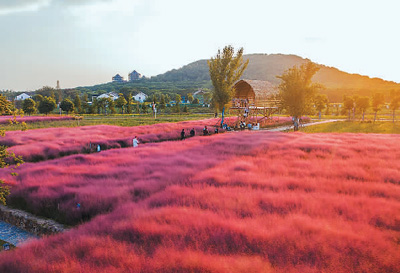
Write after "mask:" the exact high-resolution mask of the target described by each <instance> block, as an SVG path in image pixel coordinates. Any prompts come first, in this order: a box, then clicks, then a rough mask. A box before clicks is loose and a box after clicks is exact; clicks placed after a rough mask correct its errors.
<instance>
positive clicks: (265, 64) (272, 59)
mask: <svg viewBox="0 0 400 273" xmlns="http://www.w3.org/2000/svg"><path fill="white" fill-rule="evenodd" d="M244 57H245V59H246V60H249V65H248V67H247V69H246V71H245V72H244V75H243V78H245V79H250V80H267V81H270V82H272V83H274V84H279V79H278V78H276V76H277V75H281V74H282V73H283V72H284V71H285V70H286V69H288V68H290V67H292V66H294V65H300V64H302V63H304V62H306V61H308V59H304V58H301V57H299V56H296V55H284V54H250V55H245V56H244ZM151 80H152V81H165V82H177V81H207V80H208V81H209V80H210V76H209V74H208V66H207V60H199V61H196V62H193V63H190V64H188V65H185V66H183V67H182V68H180V69H173V70H171V71H168V72H166V73H164V74H161V75H158V76H156V77H153V78H152V79H151ZM314 81H316V82H320V83H322V84H323V85H324V86H325V90H323V93H325V94H327V95H328V96H329V98H330V100H331V101H341V100H342V97H343V95H344V94H349V95H355V94H357V95H362V96H371V95H372V94H373V93H375V92H383V93H385V94H387V99H388V98H389V93H390V91H391V90H397V89H400V84H398V83H395V82H390V81H385V80H382V79H379V78H370V77H368V76H362V75H359V74H349V73H346V72H343V71H340V70H339V69H337V68H334V67H328V66H325V65H320V70H319V71H318V72H317V74H316V75H315V76H314Z"/></svg>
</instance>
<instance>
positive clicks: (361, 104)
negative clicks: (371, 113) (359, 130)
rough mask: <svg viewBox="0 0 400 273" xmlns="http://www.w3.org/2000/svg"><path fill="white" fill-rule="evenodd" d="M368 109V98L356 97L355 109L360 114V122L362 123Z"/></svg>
mask: <svg viewBox="0 0 400 273" xmlns="http://www.w3.org/2000/svg"><path fill="white" fill-rule="evenodd" d="M369 107H370V101H369V98H368V97H358V98H357V100H356V109H358V110H360V111H361V113H362V120H363V121H364V115H365V111H366V110H367V109H368V108H369Z"/></svg>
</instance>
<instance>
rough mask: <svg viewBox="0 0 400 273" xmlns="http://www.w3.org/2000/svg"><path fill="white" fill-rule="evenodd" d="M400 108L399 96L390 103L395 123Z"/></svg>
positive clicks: (393, 97)
mask: <svg viewBox="0 0 400 273" xmlns="http://www.w3.org/2000/svg"><path fill="white" fill-rule="evenodd" d="M399 106H400V96H399V95H395V96H392V100H391V102H390V106H389V107H390V109H391V110H392V111H393V123H394V121H395V117H396V110H397V109H398V108H399Z"/></svg>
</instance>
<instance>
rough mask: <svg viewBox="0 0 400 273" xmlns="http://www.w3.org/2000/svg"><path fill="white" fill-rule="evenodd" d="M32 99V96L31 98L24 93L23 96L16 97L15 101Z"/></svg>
mask: <svg viewBox="0 0 400 273" xmlns="http://www.w3.org/2000/svg"><path fill="white" fill-rule="evenodd" d="M30 98H31V96H29V95H28V94H26V93H22V94H20V95H18V96H16V97H15V100H26V99H30Z"/></svg>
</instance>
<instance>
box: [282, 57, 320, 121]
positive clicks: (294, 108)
mask: <svg viewBox="0 0 400 273" xmlns="http://www.w3.org/2000/svg"><path fill="white" fill-rule="evenodd" d="M318 70H319V67H318V66H317V65H316V64H314V63H312V62H308V63H305V64H302V65H301V66H300V67H298V66H294V67H292V68H290V69H288V70H286V71H285V72H284V73H283V74H282V75H281V76H277V77H278V78H279V79H281V84H280V85H279V91H280V98H281V100H282V106H283V108H284V109H285V110H286V111H287V113H288V114H289V115H291V116H293V117H294V118H295V119H298V118H300V117H301V116H303V115H305V114H308V113H310V112H311V106H312V102H313V101H314V97H315V95H316V93H317V90H318V89H319V88H320V87H321V86H320V85H319V84H315V83H313V82H312V81H311V79H312V77H313V76H314V74H315V73H316V72H317V71H318Z"/></svg>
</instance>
